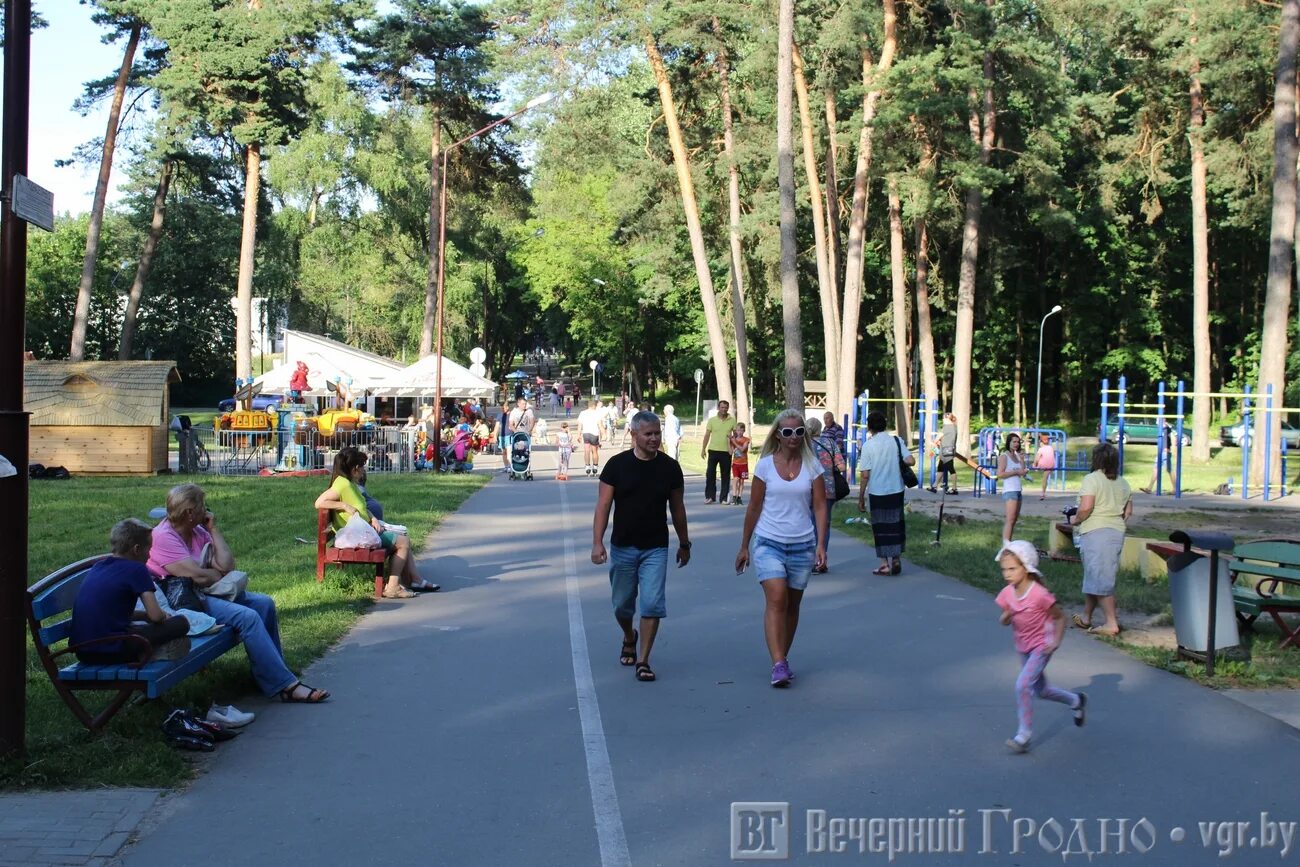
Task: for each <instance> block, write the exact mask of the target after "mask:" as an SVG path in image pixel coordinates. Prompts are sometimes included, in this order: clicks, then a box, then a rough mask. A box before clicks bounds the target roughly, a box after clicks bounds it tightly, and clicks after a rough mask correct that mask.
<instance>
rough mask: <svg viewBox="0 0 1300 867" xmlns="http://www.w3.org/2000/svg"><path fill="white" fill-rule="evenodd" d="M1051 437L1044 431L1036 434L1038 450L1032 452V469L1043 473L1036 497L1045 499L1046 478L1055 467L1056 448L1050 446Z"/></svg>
mask: <svg viewBox="0 0 1300 867" xmlns="http://www.w3.org/2000/svg"><path fill="white" fill-rule="evenodd" d="M1051 440H1052V438H1051V437H1050V436H1048V435H1047V434H1045V433H1040V434H1039V435H1038V451H1037V452H1035V453H1034V469H1036V470H1038V471H1039V472H1040V473H1042V474H1043V488H1042V490H1041V491H1039V492H1038V499H1040V500H1046V499H1047V480H1048V479H1049V478H1051V477H1052V470H1054V469H1056V449H1054V448H1052V442H1051Z"/></svg>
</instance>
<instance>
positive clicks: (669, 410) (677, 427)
mask: <svg viewBox="0 0 1300 867" xmlns="http://www.w3.org/2000/svg"><path fill="white" fill-rule="evenodd" d="M663 429H664V439H663V449H664V454H666V455H668V457H670V458H672V459H673V460H678V458H679V456H680V454H681V447H682V420H681V419H680V418H678V417H677V415H676V413H675V412H673V405H672V404H671V403H670V404H666V405H665V406H664V418H663Z"/></svg>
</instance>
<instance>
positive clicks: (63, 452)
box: [23, 361, 181, 474]
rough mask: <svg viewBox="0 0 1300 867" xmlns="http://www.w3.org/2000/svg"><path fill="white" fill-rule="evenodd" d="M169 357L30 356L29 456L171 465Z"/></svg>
mask: <svg viewBox="0 0 1300 867" xmlns="http://www.w3.org/2000/svg"><path fill="white" fill-rule="evenodd" d="M180 378H181V377H180V374H179V373H178V372H177V371H176V365H175V363H173V362H170V361H28V362H27V363H26V364H24V365H23V403H24V406H25V408H26V409H27V411H28V412H30V413H31V460H32V461H34V462H39V463H43V464H46V465H47V466H64V467H67V468H68V469H69V470H70V471H72V472H74V473H78V472H80V473H132V474H139V473H155V472H157V471H158V470H162V469H166V468H167V466H168V461H167V437H168V432H167V425H168V422H169V421H170V401H169V396H168V386H170V385H171V384H172V383H173V382H179V381H180Z"/></svg>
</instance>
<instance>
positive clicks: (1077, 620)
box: [1070, 614, 1092, 629]
mask: <svg viewBox="0 0 1300 867" xmlns="http://www.w3.org/2000/svg"><path fill="white" fill-rule="evenodd" d="M1070 622H1071V623H1073V624H1074V625H1075V626H1076V627H1077V628H1079V629H1092V624H1091V623H1089V622H1088V621H1086V620H1084V619H1083V618H1082V617H1080V616H1079V615H1078V614H1072V615H1070Z"/></svg>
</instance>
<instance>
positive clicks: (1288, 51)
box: [1250, 0, 1300, 483]
mask: <svg viewBox="0 0 1300 867" xmlns="http://www.w3.org/2000/svg"><path fill="white" fill-rule="evenodd" d="M1298 43H1300V0H1282V26H1281V29H1280V30H1279V32H1278V54H1277V76H1276V79H1275V81H1274V87H1273V220H1272V231H1271V232H1270V236H1269V250H1268V289H1267V291H1266V294H1265V297H1264V322H1263V334H1262V340H1261V342H1260V347H1259V391H1260V396H1259V404H1258V406H1259V410H1260V411H1259V412H1257V413H1256V415H1255V432H1254V437H1255V439H1254V442H1253V443H1252V445H1254V446H1255V448H1252V449H1251V450H1250V475H1251V479H1252V480H1254V481H1255V482H1256V483H1259V482H1261V481H1263V477H1264V442H1265V430H1266V427H1267V426H1268V421H1269V420H1268V419H1267V418H1266V417H1265V414H1264V412H1263V411H1262V410H1263V409H1264V392H1265V390H1266V389H1267V388H1268V386H1269V385H1272V386H1273V405H1274V406H1284V405H1285V385H1286V355H1287V335H1286V329H1287V324H1288V322H1287V320H1288V318H1289V317H1290V315H1291V260H1292V257H1293V255H1294V251H1295V232H1296V186H1295V185H1296V153H1297V142H1296V69H1295V67H1296V48H1297V44H1298ZM1272 415H1273V418H1272V433H1271V439H1270V440H1269V442H1271V444H1272V446H1273V451H1274V454H1273V462H1272V475H1273V479H1272V480H1271V481H1275V480H1276V479H1277V478H1278V474H1279V472H1280V470H1281V467H1280V466H1279V464H1280V461H1279V460H1278V454H1277V451H1278V450H1279V448H1280V445H1281V434H1282V430H1281V426H1282V413H1277V412H1275V413H1273V414H1272Z"/></svg>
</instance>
